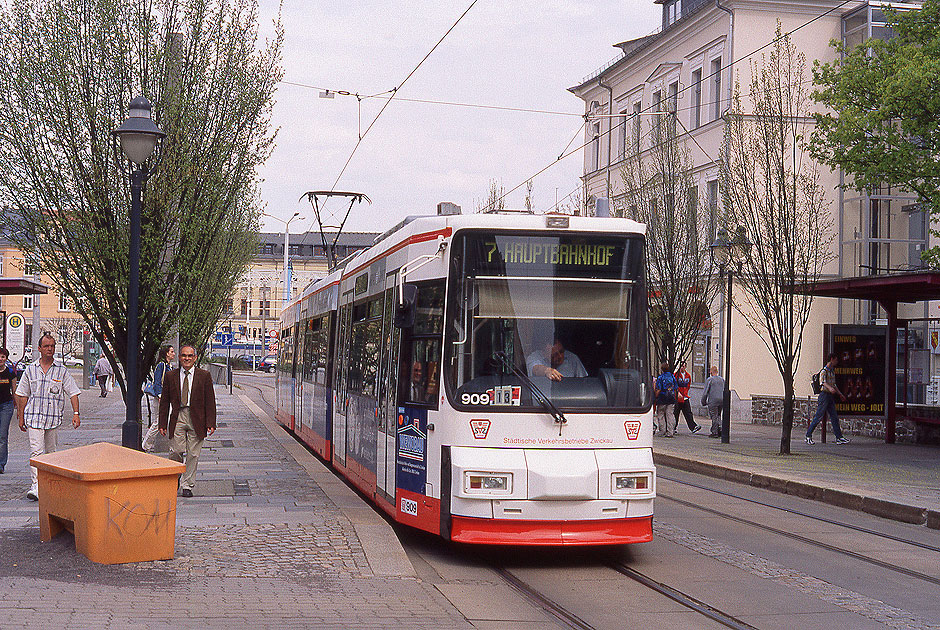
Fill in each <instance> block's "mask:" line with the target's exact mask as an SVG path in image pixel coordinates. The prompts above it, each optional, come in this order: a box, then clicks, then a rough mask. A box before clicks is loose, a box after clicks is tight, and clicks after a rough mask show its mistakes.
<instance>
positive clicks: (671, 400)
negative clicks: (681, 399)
mask: <svg viewBox="0 0 940 630" xmlns="http://www.w3.org/2000/svg"><path fill="white" fill-rule="evenodd" d="M666 377H668V378H666ZM659 378H661V379H662V385H663V387H661V388H660V389H659V396H657V397H656V403H657V404H660V405H672V404H675V402H676V388H677V385H676V377H675V376H674V375H672V374H667V373H663V374H660V375H659Z"/></svg>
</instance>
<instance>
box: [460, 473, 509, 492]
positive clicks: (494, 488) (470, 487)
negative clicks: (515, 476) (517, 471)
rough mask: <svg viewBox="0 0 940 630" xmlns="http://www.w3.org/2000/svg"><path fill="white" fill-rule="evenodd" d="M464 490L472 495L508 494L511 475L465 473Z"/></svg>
mask: <svg viewBox="0 0 940 630" xmlns="http://www.w3.org/2000/svg"><path fill="white" fill-rule="evenodd" d="M464 490H465V491H466V492H468V493H473V494H477V493H480V494H489V493H493V494H510V493H511V492H512V473H491V472H485V473H484V472H465V473H464Z"/></svg>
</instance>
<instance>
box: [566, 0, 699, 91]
mask: <svg viewBox="0 0 940 630" xmlns="http://www.w3.org/2000/svg"><path fill="white" fill-rule="evenodd" d="M656 4H662V2H656ZM716 4H717V0H686V1H685V2H682V4H681V7H682V16H681V17H679V18H678V19H677V20H676V21H675V22H673V23H672V24H669V25H666V26H664V27H663V29H662V30H660V31H659V32H657V33H653V34H652V35H647V36H646V37H639V38H637V39H631V40H628V41H625V42H620V43H619V44H614V47H615V48H620V49H621V50H622V51H623V56H622V57H619V58H617V59H614V60H613V61H611V62H610V63H609V64H607V65H606V66H604V67H602V68H601V69H600V70H598V71H597V72H595V73H593V74H591V75H589V76H588V77H587V78H585V79H584V80H583V81H581V83H579V84H578V85H575V86H572V87H570V88H568V91H569V92H571V93H573V94H577V93H578V91H580V90H582V89H584V88H585V87H587V86H588V85H589V84H591V83H594V82H596V81H597V79H598V78H599V77H603V76H605V75H606V74H608V73H609V72H611V71H612V70H614V69H616V68H618V67H619V66H621V65H622V64H624V63H626V61H627V60H628V59H630V58H631V57H633V56H634V55H635V54H636V53H638V52H640V51H641V50H643V49H644V48H646V47H647V46H649V45H651V44H652V43H653V42H656V41H658V40H659V39H661V38H662V37H664V36H665V35H666V34H668V33H670V32H671V31H672V30H674V29H675V28H677V27H678V25H680V24H684V23H685V22H686V21H687V20H688V19H689V18H690V17H691V16H692V15H695V14H696V13H698V12H699V11H700V10H702V9H703V8H705V7H709V6H715V5H716Z"/></svg>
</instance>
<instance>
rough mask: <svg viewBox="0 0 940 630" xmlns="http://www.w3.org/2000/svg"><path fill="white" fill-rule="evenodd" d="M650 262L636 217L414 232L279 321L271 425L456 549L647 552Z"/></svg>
mask: <svg viewBox="0 0 940 630" xmlns="http://www.w3.org/2000/svg"><path fill="white" fill-rule="evenodd" d="M644 250H645V238H644V226H642V225H641V224H638V223H635V222H633V221H629V220H626V219H606V218H604V219H601V218H588V217H567V216H553V215H522V216H520V215H499V214H475V215H468V216H460V215H458V216H429V217H410V218H409V219H406V220H405V221H404V222H402V223H401V224H400V225H398V226H397V227H396V228H393V229H392V230H390V231H389V232H387V233H386V234H384V235H382V236H381V237H379V238H378V239H377V240H376V243H375V245H374V246H373V247H371V248H370V249H368V250H364V251H362V252H359V253H358V254H356V255H354V256H352V257H351V258H349V259H347V260H345V261H343V262H342V263H341V264H340V265H339V267H338V268H337V269H336V270H334V271H333V272H332V273H331V274H330V275H328V276H327V277H326V278H323V279H322V280H318V281H317V282H315V283H313V284H311V285H310V286H309V287H307V289H306V290H305V291H304V293H303V295H302V296H300V297H299V298H298V299H296V300H295V301H294V302H293V303H292V304H291V305H290V306H289V307H288V308H287V309H285V311H284V313H283V314H282V319H281V330H280V343H279V351H280V356H279V359H278V372H277V388H276V391H277V406H278V420H279V422H281V423H282V424H284V425H285V426H286V427H288V428H289V429H291V430H292V431H294V432H295V433H296V434H297V435H298V436H299V437H300V439H302V440H303V441H304V442H306V443H307V444H309V445H310V446H311V447H312V448H313V449H314V450H315V451H316V452H318V453H319V454H320V455H321V456H322V457H323V458H324V459H325V460H326V461H328V462H330V463H331V464H332V465H333V466H334V467H335V468H336V469H337V470H338V471H339V472H340V473H341V474H342V475H343V476H345V477H346V478H347V479H349V480H350V481H351V482H352V483H353V484H355V485H356V486H357V487H359V488H360V489H361V490H362V491H363V492H364V493H365V494H366V495H367V496H369V497H372V498H373V500H374V502H375V503H376V505H378V506H379V507H381V508H382V509H383V510H385V511H386V512H388V513H389V514H390V515H391V516H392V517H393V518H394V519H395V520H397V521H400V522H402V523H405V524H408V525H411V526H414V527H417V528H419V529H423V530H426V531H429V532H432V533H435V534H439V535H441V536H443V537H444V538H447V539H450V540H455V541H460V542H467V543H483V544H511V545H599V544H626V543H637V542H646V541H649V540H651V539H652V516H653V498H654V496H655V488H656V471H655V467H654V466H653V457H652V449H651V446H652V415H651V387H650V383H651V374H650V366H649V348H648V338H647V290H646V285H645V252H644ZM560 348H564V352H563V353H560V352H559V350H560ZM572 355H574V356H573V357H572ZM562 359H564V361H567V362H568V367H566V368H563V370H568V371H569V374H571V375H569V376H566V377H563V378H562V379H561V380H557V381H556V380H550V378H548V377H547V376H545V374H546V372H547V367H548V366H550V365H551V366H557V365H559V364H560V362H561V361H562ZM575 363H580V365H581V369H577V368H576V367H572V366H574V365H575ZM538 366H542V367H538ZM559 369H562V368H559ZM572 370H573V371H572Z"/></svg>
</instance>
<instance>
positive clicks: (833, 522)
mask: <svg viewBox="0 0 940 630" xmlns="http://www.w3.org/2000/svg"><path fill="white" fill-rule="evenodd" d="M656 476H657V478H659V479H665V480H666V481H671V482H673V483H678V484H681V485H684V486H690V487H692V488H698V489H699V490H706V491H708V492H713V493H715V494H720V495H722V496H726V497H729V498H732V499H738V500H740V501H746V502H748V503H753V504H755V505H760V506H762V507H767V508H773V509H775V510H779V511H781V512H785V513H787V514H793V515H794V516H802V517H804V518H810V519H813V520H816V521H819V522H822V523H827V524H829V525H837V526H839V527H844V528H846V529H851V530H853V531H856V532H859V533H862V534H869V535H871V536H877V537H879V538H884V539H885V540H892V541H894V542H899V543H903V544H906V545H911V546H912V547H919V548H921V549H924V550H926V551H933V552H936V553H940V546H937V545H930V544H927V543H922V542H918V541H916V540H908V539H906V538H901V537H900V536H894V535H892V534H886V533H884V532H879V531H876V530H873V529H869V528H867V527H861V526H860V525H853V524H851V523H846V522H844V521H837V520H835V519H830V518H825V517H823V516H817V515H815V514H809V513H807V512H803V511H801V510H794V509H792V508H786V507H781V506H779V505H774V504H773V503H767V502H766V501H759V500H757V499H751V498H749V497H743V496H741V495H738V494H734V493H733V492H727V491H725V490H717V489H715V488H710V487H708V486H704V485H701V484H697V483H692V482H691V481H684V480H681V479H675V478H674V477H668V476H666V475H663V474H657V475H656ZM657 496H662V495H657Z"/></svg>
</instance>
